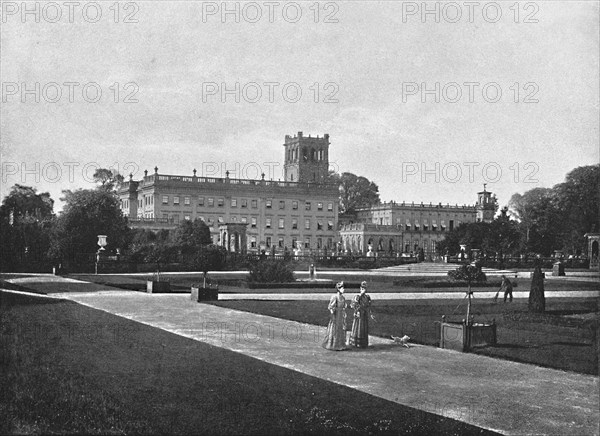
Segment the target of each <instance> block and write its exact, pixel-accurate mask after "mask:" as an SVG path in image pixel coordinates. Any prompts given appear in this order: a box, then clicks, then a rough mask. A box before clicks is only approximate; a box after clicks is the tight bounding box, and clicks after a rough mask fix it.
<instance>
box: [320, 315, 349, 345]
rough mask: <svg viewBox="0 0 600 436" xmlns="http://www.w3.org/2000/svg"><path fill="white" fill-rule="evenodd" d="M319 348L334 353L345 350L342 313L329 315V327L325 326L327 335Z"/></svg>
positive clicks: (344, 330)
mask: <svg viewBox="0 0 600 436" xmlns="http://www.w3.org/2000/svg"><path fill="white" fill-rule="evenodd" d="M340 312H341V311H340ZM321 346H322V347H323V348H325V349H327V350H335V351H342V350H346V349H347V347H346V329H345V328H344V318H343V314H342V313H339V314H338V313H335V314H332V315H331V318H330V319H329V325H328V326H327V334H326V336H325V340H324V341H323V343H322V344H321Z"/></svg>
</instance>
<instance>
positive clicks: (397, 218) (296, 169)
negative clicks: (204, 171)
mask: <svg viewBox="0 0 600 436" xmlns="http://www.w3.org/2000/svg"><path fill="white" fill-rule="evenodd" d="M329 145H330V142H329V135H328V134H325V135H324V136H323V137H319V136H316V137H311V136H310V135H309V136H308V137H306V136H304V135H303V134H302V132H298V134H297V135H295V136H293V137H292V136H289V135H286V136H285V141H284V144H283V146H284V156H285V158H284V180H283V181H273V180H265V178H264V174H263V175H262V178H261V179H259V180H254V179H236V178H230V177H229V172H227V173H226V177H225V178H216V177H202V176H197V174H196V170H193V171H192V175H167V174H161V173H159V172H158V168H157V167H155V168H154V173H153V174H148V171H144V177H143V178H142V179H141V180H133V177H132V176H131V175H130V178H129V180H128V181H126V182H124V183H122V184H121V186H120V187H119V190H118V195H119V198H120V201H121V209H122V211H123V214H124V215H125V216H127V217H128V219H129V223H130V225H131V227H133V228H146V229H150V230H153V231H157V230H160V229H170V228H174V227H176V226H177V225H178V224H179V222H181V221H183V220H195V219H200V220H202V221H204V222H205V223H206V224H207V225H208V226H209V228H210V230H211V236H212V238H213V242H214V243H215V244H220V245H223V246H226V247H227V248H228V249H231V250H232V251H242V252H260V251H262V250H265V251H275V252H279V253H283V252H285V250H290V251H291V250H295V251H296V253H298V251H301V252H325V251H326V250H327V251H329V252H339V251H343V252H345V253H352V254H357V255H365V254H367V255H371V254H372V255H377V254H383V253H385V254H388V255H398V256H399V255H400V254H401V253H407V254H409V253H413V254H417V253H420V252H422V253H424V254H425V255H432V254H434V253H435V249H436V244H437V242H439V241H441V240H442V239H443V238H444V236H445V233H446V232H448V231H450V230H452V229H453V228H454V227H458V226H459V225H460V224H461V223H469V222H476V221H491V220H492V219H493V218H494V214H495V211H496V209H497V205H496V198H495V196H492V194H491V193H490V192H488V191H486V189H485V187H484V190H483V191H482V192H479V193H478V200H477V203H476V204H475V205H463V206H458V205H454V206H452V205H442V204H437V205H432V204H431V203H430V204H429V205H425V204H423V203H420V204H415V203H411V204H408V203H396V202H390V203H383V204H380V205H377V206H373V207H371V208H367V209H359V210H358V211H356V213H355V214H353V215H352V216H340V215H339V213H338V198H339V187H338V185H337V184H330V183H328V172H329ZM230 238H233V239H232V240H235V242H232V243H230ZM240 245H242V246H240Z"/></svg>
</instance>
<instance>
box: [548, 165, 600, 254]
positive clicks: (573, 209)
mask: <svg viewBox="0 0 600 436" xmlns="http://www.w3.org/2000/svg"><path fill="white" fill-rule="evenodd" d="M553 191H554V193H555V197H556V208H557V209H558V211H559V212H560V218H561V219H560V221H559V222H560V224H562V225H561V226H560V227H559V229H560V234H559V235H560V242H561V245H560V246H559V247H557V248H562V249H563V250H566V251H569V252H572V253H577V252H580V251H581V250H582V249H584V247H585V241H584V238H583V235H585V234H586V233H587V232H591V231H598V230H600V213H599V212H600V164H598V165H588V166H583V167H578V168H575V169H574V170H572V171H570V172H569V173H568V174H567V176H566V178H565V182H564V183H559V184H558V185H556V186H554V188H553Z"/></svg>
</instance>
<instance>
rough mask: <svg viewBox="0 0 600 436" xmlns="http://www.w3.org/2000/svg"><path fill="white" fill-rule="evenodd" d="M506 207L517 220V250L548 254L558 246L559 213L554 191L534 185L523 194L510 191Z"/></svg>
mask: <svg viewBox="0 0 600 436" xmlns="http://www.w3.org/2000/svg"><path fill="white" fill-rule="evenodd" d="M509 206H510V208H511V209H512V210H513V214H514V215H515V216H516V218H517V219H518V220H519V222H520V230H521V233H522V235H523V238H522V240H523V244H522V247H521V251H527V252H533V253H540V254H543V255H549V254H551V253H552V252H553V250H555V249H556V246H557V245H558V241H559V234H560V230H559V226H560V219H559V217H560V212H559V210H558V209H557V206H556V196H555V192H554V190H553V189H550V188H534V189H531V190H529V191H527V192H525V193H524V194H523V195H521V194H514V195H513V196H512V197H511V199H510V201H509Z"/></svg>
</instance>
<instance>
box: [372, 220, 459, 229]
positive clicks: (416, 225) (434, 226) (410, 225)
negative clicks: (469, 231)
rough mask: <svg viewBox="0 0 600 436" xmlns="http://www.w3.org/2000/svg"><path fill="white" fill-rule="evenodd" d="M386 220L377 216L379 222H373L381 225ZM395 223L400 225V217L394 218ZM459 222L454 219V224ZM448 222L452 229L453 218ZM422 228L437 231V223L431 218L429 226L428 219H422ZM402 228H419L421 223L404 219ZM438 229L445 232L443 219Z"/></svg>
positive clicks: (385, 222)
mask: <svg viewBox="0 0 600 436" xmlns="http://www.w3.org/2000/svg"><path fill="white" fill-rule="evenodd" d="M387 222H389V221H384V219H383V218H379V222H377V221H376V220H374V223H375V224H381V225H385V224H387ZM396 223H397V224H398V225H402V222H401V221H400V219H397V220H396ZM460 223H461V221H456V226H459V225H460ZM449 224H450V230H452V229H454V225H455V223H454V220H449ZM422 227H423V230H424V231H429V230H430V229H431V230H432V231H434V232H435V231H437V230H438V225H437V220H432V221H431V226H430V225H429V220H427V219H424V220H423V226H422ZM404 229H405V230H408V231H410V230H421V224H420V223H419V220H415V221H414V223H411V222H410V220H409V219H407V220H406V223H405V224H404ZM439 230H440V231H442V232H445V231H446V221H445V220H441V222H440V228H439Z"/></svg>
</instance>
